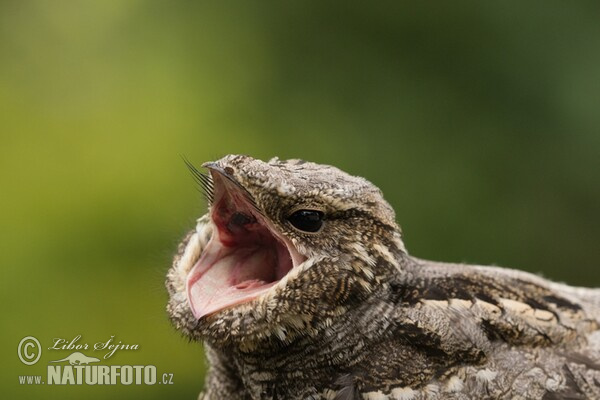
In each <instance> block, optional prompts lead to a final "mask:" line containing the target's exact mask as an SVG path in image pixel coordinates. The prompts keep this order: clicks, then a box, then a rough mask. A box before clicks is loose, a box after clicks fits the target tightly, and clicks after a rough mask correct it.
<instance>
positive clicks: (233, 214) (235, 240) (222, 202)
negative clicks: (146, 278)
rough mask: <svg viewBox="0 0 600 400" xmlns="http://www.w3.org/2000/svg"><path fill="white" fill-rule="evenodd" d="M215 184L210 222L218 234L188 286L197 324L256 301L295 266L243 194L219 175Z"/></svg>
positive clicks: (215, 175)
mask: <svg viewBox="0 0 600 400" xmlns="http://www.w3.org/2000/svg"><path fill="white" fill-rule="evenodd" d="M213 178H214V180H215V189H216V190H215V202H214V204H213V206H212V208H211V217H212V220H213V223H214V224H215V227H216V229H215V231H214V232H213V236H212V238H211V240H210V242H209V244H208V245H207V247H206V248H205V249H204V252H203V253H202V255H201V257H200V259H199V260H198V261H197V262H196V264H195V265H194V267H193V268H192V270H191V271H190V273H189V275H188V281H187V296H188V301H189V304H190V307H191V309H192V313H193V314H194V316H195V317H196V318H198V319H200V318H201V317H203V316H205V315H208V314H211V313H214V312H216V311H219V310H221V309H224V308H227V307H231V306H234V305H237V304H241V303H245V302H247V301H250V300H252V299H254V298H256V297H258V296H259V295H260V294H261V293H264V292H266V291H267V290H269V289H270V288H271V287H272V286H273V285H275V284H276V283H277V282H278V281H279V280H280V279H281V278H283V277H284V276H285V275H286V274H287V273H288V272H289V271H290V270H291V269H292V268H293V266H294V263H293V261H292V256H291V255H290V251H289V250H288V247H287V246H286V244H285V243H283V241H282V240H281V239H279V238H278V237H277V236H276V235H274V234H273V233H272V231H271V230H270V229H269V227H268V226H267V224H266V223H265V221H264V219H263V217H261V216H260V214H259V213H258V212H257V211H256V210H255V209H254V207H253V206H252V205H250V204H249V201H248V200H247V197H246V196H247V195H246V194H245V193H244V192H243V191H242V189H240V188H239V187H238V186H237V185H236V184H234V183H232V182H230V181H229V180H228V179H227V178H225V177H223V176H221V175H220V174H219V173H213Z"/></svg>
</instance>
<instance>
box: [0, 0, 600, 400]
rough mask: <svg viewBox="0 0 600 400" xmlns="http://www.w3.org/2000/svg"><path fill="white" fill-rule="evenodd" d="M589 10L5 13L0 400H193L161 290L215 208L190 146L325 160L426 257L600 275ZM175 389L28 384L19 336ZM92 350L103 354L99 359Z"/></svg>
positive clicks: (75, 8)
mask: <svg viewBox="0 0 600 400" xmlns="http://www.w3.org/2000/svg"><path fill="white" fill-rule="evenodd" d="M599 16H600V3H598V2H597V1H579V2H564V1H552V0H551V1H543V2H541V1H539V2H536V1H534V2H523V1H503V2H481V1H467V2H460V3H457V2H410V3H409V2H395V1H390V2H361V3H358V2H357V3H352V2H339V3H330V2H322V1H303V2H231V1H224V2H191V1H179V2H174V1H169V2H168V1H158V0H151V1H116V0H115V1H95V2H78V1H44V0H40V1H2V2H0V118H1V120H0V121H1V122H0V123H1V125H0V139H1V141H0V184H1V186H0V193H1V194H0V218H1V219H0V223H1V229H0V264H1V273H2V278H1V279H0V282H1V285H2V286H1V292H0V296H1V297H0V300H1V304H2V318H1V321H2V329H1V330H0V339H1V342H0V343H1V344H2V354H3V358H2V359H3V362H2V363H0V373H1V376H2V382H3V383H2V388H3V389H2V391H3V397H5V398H23V399H26V398H61V399H63V398H81V397H83V396H85V398H87V399H89V400H92V399H104V398H108V397H109V396H110V398H112V399H118V398H122V399H131V398H143V399H145V400H151V399H159V398H189V399H193V398H195V397H196V396H197V393H198V392H199V390H200V389H201V387H202V381H203V380H202V374H203V372H204V364H203V362H204V361H203V353H202V349H201V346H200V345H198V344H196V343H188V342H187V341H186V340H185V339H183V338H182V337H181V336H180V335H179V334H178V333H177V332H175V330H174V329H173V328H172V327H171V326H170V324H169V322H168V320H167V316H166V313H165V311H164V307H165V303H166V298H167V296H166V292H165V290H164V288H163V281H164V276H165V273H166V270H167V268H168V266H169V264H170V261H171V256H172V253H173V252H174V250H175V248H176V245H177V243H178V241H179V239H180V237H181V236H182V235H183V234H184V232H185V231H186V230H187V229H189V228H190V227H192V226H193V224H194V220H195V218H196V217H198V216H199V215H200V214H202V213H203V212H204V210H205V207H206V204H205V203H204V201H203V199H202V198H201V195H200V194H199V193H198V192H197V190H196V187H195V184H194V182H193V180H192V178H191V176H190V174H189V173H188V171H187V170H186V168H185V166H184V164H183V162H182V160H181V158H180V155H185V156H186V157H187V158H189V159H190V160H192V161H193V162H195V163H196V164H198V165H199V164H200V163H201V162H203V161H207V160H212V159H216V158H219V157H221V156H223V155H225V154H228V153H245V154H250V155H252V156H255V157H258V158H262V159H268V158H271V157H272V156H275V155H278V156H280V157H282V158H290V157H294V158H305V159H308V160H313V161H317V162H321V163H328V164H334V165H336V166H338V167H340V168H342V169H344V170H347V171H349V172H351V173H353V174H357V175H362V176H365V177H367V178H368V179H370V180H371V181H373V182H374V183H375V184H377V185H378V186H379V187H381V188H382V190H383V191H384V193H385V195H386V198H387V199H388V201H389V202H390V203H391V204H392V205H393V206H394V208H395V209H396V211H397V219H398V221H399V223H400V224H401V226H402V227H403V229H404V232H405V238H406V244H407V248H408V249H409V251H410V252H411V253H412V254H414V255H417V256H420V257H424V258H430V259H436V260H445V261H464V262H470V263H479V264H496V265H501V266H510V267H514V268H520V269H524V270H528V271H532V272H536V273H542V274H543V275H545V276H547V277H550V278H552V279H555V280H559V281H566V282H569V283H571V284H576V285H588V286H594V285H596V286H597V285H600V273H599V265H598V259H599V256H600V254H599V246H598V240H599V239H600V224H599V218H598V217H599V215H600V209H599V204H600V186H599V176H600V168H599V167H600V163H599V160H600V157H599V156H600V109H599V106H600V24H599V23H598V20H599V19H598V17H599ZM27 335H33V336H36V337H37V338H38V339H40V341H42V344H43V345H50V343H51V340H52V338H65V339H68V340H70V339H72V338H73V337H75V336H76V335H82V339H81V342H88V343H95V342H98V341H105V340H107V339H108V338H109V337H110V336H111V335H115V339H116V340H121V341H123V342H124V343H130V344H133V343H137V344H139V345H140V349H139V350H137V351H133V352H126V351H122V352H118V353H117V354H116V355H115V356H113V357H112V358H111V359H109V360H108V361H106V362H104V363H103V364H116V365H122V364H137V365H145V364H153V365H156V366H157V369H158V372H159V374H160V373H162V372H171V373H173V374H174V383H175V384H174V385H172V386H164V385H163V386H159V385H156V386H131V387H127V386H116V387H108V386H103V387H101V386H97V387H87V386H83V387H71V386H68V387H57V386H54V387H48V386H37V387H36V386H20V385H18V384H17V382H18V379H17V376H18V375H26V374H27V375H36V374H42V375H45V370H46V365H47V362H48V361H49V360H54V359H58V358H59V357H64V356H66V355H68V354H70V351H62V352H61V351H44V352H43V355H42V358H41V361H40V363H38V364H36V365H35V366H32V367H28V366H25V365H23V364H21V362H20V361H19V359H18V357H17V354H15V353H16V347H17V344H18V342H19V341H20V339H21V338H23V337H24V336H27ZM88 355H93V354H88Z"/></svg>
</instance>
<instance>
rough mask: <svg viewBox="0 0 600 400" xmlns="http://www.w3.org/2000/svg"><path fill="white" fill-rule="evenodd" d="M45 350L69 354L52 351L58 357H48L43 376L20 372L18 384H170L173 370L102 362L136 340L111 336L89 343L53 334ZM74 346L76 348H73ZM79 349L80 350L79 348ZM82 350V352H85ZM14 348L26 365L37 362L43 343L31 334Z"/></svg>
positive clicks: (134, 346)
mask: <svg viewBox="0 0 600 400" xmlns="http://www.w3.org/2000/svg"><path fill="white" fill-rule="evenodd" d="M50 343H51V345H50V346H49V347H47V348H46V350H47V351H50V352H52V351H55V350H59V351H60V350H69V351H71V353H70V354H68V355H66V356H64V354H61V355H59V354H55V357H52V358H56V356H60V357H61V358H58V359H55V360H49V361H48V365H47V368H46V376H45V378H44V376H43V375H21V376H19V383H20V384H21V385H83V384H85V385H118V384H121V385H155V384H157V383H158V384H166V385H172V384H173V374H172V373H163V374H162V375H161V376H160V377H157V370H156V367H155V366H154V365H101V363H102V361H103V360H107V359H109V358H111V357H112V356H113V355H114V354H115V353H116V352H118V351H135V350H138V349H139V348H140V346H139V345H138V344H135V343H134V344H129V343H124V342H123V341H121V340H118V341H117V340H115V336H114V335H113V336H111V337H110V338H109V339H108V340H106V341H100V342H96V343H94V344H88V343H86V342H82V341H81V335H77V336H75V337H74V338H73V339H71V340H70V341H68V340H66V339H63V338H53V339H52V340H50ZM73 350H75V351H73ZM80 350H81V351H80ZM84 351H85V353H84ZM17 352H18V355H19V359H20V360H21V362H22V363H23V364H25V365H27V366H32V365H34V364H36V363H37V362H38V361H39V360H40V357H41V356H42V345H41V343H40V341H39V340H38V339H37V338H35V337H33V336H26V337H24V338H23V339H21V341H20V342H19V345H18V348H17Z"/></svg>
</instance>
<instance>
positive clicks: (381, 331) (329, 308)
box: [167, 156, 600, 400]
mask: <svg viewBox="0 0 600 400" xmlns="http://www.w3.org/2000/svg"><path fill="white" fill-rule="evenodd" d="M205 166H206V167H207V168H208V170H209V171H210V175H204V174H202V173H200V172H199V171H197V170H196V169H195V168H193V167H191V166H190V167H191V169H192V172H193V173H194V175H195V176H196V177H197V179H198V180H199V182H200V183H201V184H202V186H203V187H204V189H205V192H206V194H207V197H208V199H209V201H210V203H211V204H210V208H209V213H208V214H207V215H205V216H203V217H201V218H200V219H199V220H198V225H197V227H196V229H195V230H193V231H191V232H190V233H189V234H188V235H187V236H186V237H185V239H184V240H183V242H182V244H181V246H180V248H179V251H178V254H177V256H176V257H175V260H174V263H173V267H172V268H171V269H170V270H169V273H168V277H167V288H168V291H169V295H170V300H169V303H168V306H167V310H168V313H169V316H170V317H171V320H172V321H173V324H174V325H175V327H176V328H177V329H179V330H180V331H181V332H183V333H184V334H185V335H186V336H188V337H190V338H192V339H197V340H202V341H204V343H205V347H206V352H207V358H208V362H209V364H210V368H209V372H208V375H207V378H206V383H205V389H204V392H203V393H201V395H200V398H202V399H403V400H413V399H414V400H417V399H592V398H600V330H599V321H600V290H598V289H583V288H574V287H569V286H566V285H562V284H558V283H553V282H550V281H547V280H545V279H542V278H540V277H538V276H535V275H532V274H529V273H525V272H520V271H515V270H510V269H503V268H497V267H482V266H471V265H463V264H445V263H438V262H431V261H425V260H420V259H417V258H414V257H412V256H409V255H408V253H407V251H406V250H405V248H404V244H403V241H402V234H401V231H400V228H399V227H398V225H397V224H396V221H395V215H394V212H393V210H392V208H391V207H390V206H389V204H388V203H387V202H386V201H385V200H384V199H383V196H382V194H381V192H380V190H379V189H378V188H376V187H375V186H374V185H372V184H371V183H370V182H368V181H366V180H365V179H363V178H359V177H354V176H350V175H348V174H346V173H344V172H342V171H340V170H339V169H337V168H334V167H331V166H326V165H318V164H314V163H310V162H304V161H300V160H288V161H280V160H278V159H273V160H271V161H269V162H268V163H265V162H262V161H259V160H255V159H252V158H250V157H246V156H226V157H224V158H222V159H220V160H218V161H216V162H214V163H208V164H206V165H205ZM298 226H299V227H300V228H301V229H300V228H298ZM315 228H318V229H317V230H316V231H314V232H313V230H315Z"/></svg>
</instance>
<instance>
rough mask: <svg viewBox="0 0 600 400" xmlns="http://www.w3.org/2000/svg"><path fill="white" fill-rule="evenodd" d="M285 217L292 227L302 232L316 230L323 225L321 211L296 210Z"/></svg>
mask: <svg viewBox="0 0 600 400" xmlns="http://www.w3.org/2000/svg"><path fill="white" fill-rule="evenodd" d="M287 219H288V221H290V224H292V225H294V228H296V229H299V230H301V231H304V232H317V231H318V230H319V229H321V226H323V213H322V212H321V211H317V210H298V211H296V212H295V213H293V214H292V215H290V216H289V217H288V218H287Z"/></svg>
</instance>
